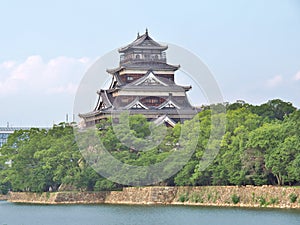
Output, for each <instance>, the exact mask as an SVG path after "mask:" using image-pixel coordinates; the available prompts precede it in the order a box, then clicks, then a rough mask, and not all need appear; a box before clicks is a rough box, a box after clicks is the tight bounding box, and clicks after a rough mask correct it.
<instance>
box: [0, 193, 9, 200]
mask: <svg viewBox="0 0 300 225" xmlns="http://www.w3.org/2000/svg"><path fill="white" fill-rule="evenodd" d="M7 199H8V196H7V195H1V194H0V201H4V200H7Z"/></svg>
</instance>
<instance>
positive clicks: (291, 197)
mask: <svg viewBox="0 0 300 225" xmlns="http://www.w3.org/2000/svg"><path fill="white" fill-rule="evenodd" d="M289 198H290V202H291V203H295V202H296V201H297V198H298V195H296V194H295V193H291V194H290V195H289Z"/></svg>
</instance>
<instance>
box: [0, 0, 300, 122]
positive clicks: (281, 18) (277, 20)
mask: <svg viewBox="0 0 300 225" xmlns="http://www.w3.org/2000/svg"><path fill="white" fill-rule="evenodd" d="M146 27H147V28H148V29H149V32H150V35H151V36H152V37H153V38H154V39H155V40H157V41H163V42H168V43H173V44H176V45H179V46H181V47H184V48H186V49H188V50H190V51H191V52H193V53H195V54H196V55H197V56H198V57H199V58H200V59H202V60H203V61H204V62H205V63H206V64H207V65H208V67H209V68H210V69H211V71H212V72H213V74H214V76H215V79H216V80H217V81H218V83H219V86H220V88H221V91H222V93H223V97H224V100H225V101H230V102H234V101H235V100H237V99H243V100H245V101H247V102H249V103H252V104H260V103H262V102H266V101H267V100H269V99H274V98H281V99H283V100H285V101H291V102H293V103H294V105H296V106H297V107H299V106H300V95H299V92H300V41H299V40H300V2H299V1H297V0H286V1H282V0H268V1H263V0H251V1H250V0H249V1H242V0H241V1H238V0H236V1H216V0H213V1H121V0H120V1H96V0H94V1H92V0H86V1H56V0H52V1H33V0H31V1H30V0H27V1H16V0H10V1H0V29H1V32H0V103H1V111H0V118H1V119H0V126H5V125H6V123H7V122H10V124H12V125H14V126H32V125H35V126H51V125H52V123H53V121H54V122H55V123H58V122H60V121H62V120H64V118H65V114H66V113H69V114H72V107H73V101H74V93H75V91H76V87H77V85H78V84H79V82H80V79H81V77H82V76H83V75H84V72H85V70H86V69H87V68H88V66H89V65H90V64H91V63H92V62H93V61H94V60H95V59H97V58H98V57H100V56H102V55H104V54H105V53H107V52H109V51H111V50H113V49H115V48H118V47H120V46H123V45H125V44H127V43H129V42H131V41H133V40H134V39H135V37H136V33H137V32H140V33H143V32H144V30H145V28H146ZM95 98H96V95H95Z"/></svg>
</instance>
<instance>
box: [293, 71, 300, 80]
mask: <svg viewBox="0 0 300 225" xmlns="http://www.w3.org/2000/svg"><path fill="white" fill-rule="evenodd" d="M294 80H296V81H298V80H300V71H298V73H296V75H295V76H294Z"/></svg>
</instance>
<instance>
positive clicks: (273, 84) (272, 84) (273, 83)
mask: <svg viewBox="0 0 300 225" xmlns="http://www.w3.org/2000/svg"><path fill="white" fill-rule="evenodd" d="M282 82H283V78H282V76H280V75H277V76H275V77H273V78H271V79H269V80H267V87H270V88H273V87H277V86H279V85H280V84H281V83H282Z"/></svg>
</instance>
